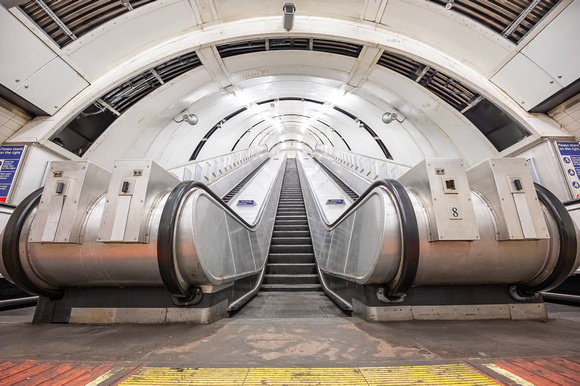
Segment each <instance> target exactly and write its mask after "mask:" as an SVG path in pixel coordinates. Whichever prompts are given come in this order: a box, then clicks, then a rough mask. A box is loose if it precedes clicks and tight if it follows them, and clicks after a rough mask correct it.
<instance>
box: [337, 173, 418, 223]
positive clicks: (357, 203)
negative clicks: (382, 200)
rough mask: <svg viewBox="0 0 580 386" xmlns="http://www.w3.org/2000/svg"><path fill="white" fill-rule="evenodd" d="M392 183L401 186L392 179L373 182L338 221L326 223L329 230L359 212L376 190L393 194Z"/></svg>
mask: <svg viewBox="0 0 580 386" xmlns="http://www.w3.org/2000/svg"><path fill="white" fill-rule="evenodd" d="M388 181H391V183H392V182H394V183H396V184H398V185H401V184H400V183H399V182H397V181H396V180H390V179H385V180H378V181H375V182H373V183H372V184H371V185H369V187H368V188H367V189H366V190H365V191H364V192H363V193H362V194H361V195H360V196H359V198H357V199H356V200H354V201H353V203H352V205H351V206H349V207H348V208H347V209H346V210H345V211H344V212H343V213H342V214H341V215H340V216H339V217H338V218H337V219H336V220H334V221H333V222H331V223H326V226H327V227H328V228H329V230H332V229H334V228H335V227H336V226H337V225H338V224H339V223H340V222H341V221H343V220H344V219H345V218H346V217H348V216H349V215H350V214H351V213H352V212H354V211H356V210H358V208H359V207H360V206H361V205H362V204H363V203H364V201H365V199H366V198H367V197H368V196H370V195H371V194H372V193H373V192H374V190H375V189H376V188H381V187H382V188H385V189H387V190H388V191H391V192H392V189H391V186H392V185H391V184H390V183H389V182H388ZM413 213H414V212H413Z"/></svg>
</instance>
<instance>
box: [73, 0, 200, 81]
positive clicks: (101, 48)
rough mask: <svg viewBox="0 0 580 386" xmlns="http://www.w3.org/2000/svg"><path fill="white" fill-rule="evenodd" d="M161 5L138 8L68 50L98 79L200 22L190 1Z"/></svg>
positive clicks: (88, 73)
mask: <svg viewBox="0 0 580 386" xmlns="http://www.w3.org/2000/svg"><path fill="white" fill-rule="evenodd" d="M159 5H161V6H156V7H149V6H148V7H143V8H137V9H136V10H134V11H133V12H130V13H128V14H127V15H126V16H123V17H121V18H117V19H114V20H111V21H109V22H108V23H106V24H104V25H103V26H102V27H99V28H98V29H97V30H95V31H93V32H91V33H89V34H86V35H84V36H82V37H81V38H80V39H79V40H77V41H75V42H73V43H71V44H69V45H68V46H66V47H65V48H64V52H65V53H66V54H68V56H69V57H70V58H71V59H72V60H73V61H74V62H75V63H76V64H78V65H79V66H80V68H82V70H83V71H84V73H85V74H86V75H87V77H88V78H89V79H90V80H94V79H96V78H98V76H99V75H102V74H104V73H105V72H107V71H108V70H111V69H112V68H114V67H115V66H117V65H119V63H120V62H121V61H122V60H126V59H127V58H130V57H132V56H134V55H136V54H137V53H139V51H140V50H143V49H146V48H149V47H150V46H151V45H152V44H156V43H158V42H159V41H160V40H163V39H166V38H169V37H171V36H175V35H176V34H179V33H180V32H182V31H184V30H187V29H189V28H191V27H194V26H195V25H196V24H197V22H196V19H195V16H194V14H193V12H192V10H191V6H190V5H189V3H188V2H187V1H175V0H174V1H169V2H159ZM118 19H124V20H118Z"/></svg>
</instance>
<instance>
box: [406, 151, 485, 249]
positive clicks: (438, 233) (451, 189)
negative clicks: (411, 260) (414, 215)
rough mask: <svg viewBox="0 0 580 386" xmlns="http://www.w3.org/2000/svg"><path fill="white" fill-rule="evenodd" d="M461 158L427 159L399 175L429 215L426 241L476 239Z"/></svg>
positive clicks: (476, 231) (467, 186)
mask: <svg viewBox="0 0 580 386" xmlns="http://www.w3.org/2000/svg"><path fill="white" fill-rule="evenodd" d="M464 164H465V163H464V161H463V160H462V159H427V160H424V161H422V162H420V163H419V164H417V165H416V166H415V167H414V168H412V169H411V170H409V171H408V172H407V173H405V174H404V175H403V176H402V177H400V178H399V182H400V183H401V184H403V185H404V186H405V187H409V188H410V189H412V190H413V191H414V192H415V193H417V195H418V196H419V197H420V199H421V203H422V205H423V206H424V207H425V209H426V211H427V214H428V217H429V229H430V230H429V234H428V239H429V241H438V240H479V230H478V229H477V222H476V220H475V213H474V211H473V203H472V202H471V192H470V190H469V184H468V182H467V175H466V173H465V166H464Z"/></svg>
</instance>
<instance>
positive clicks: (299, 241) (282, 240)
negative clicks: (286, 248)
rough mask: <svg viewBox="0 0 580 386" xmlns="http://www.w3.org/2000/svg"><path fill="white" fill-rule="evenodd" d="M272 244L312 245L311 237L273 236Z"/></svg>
mask: <svg viewBox="0 0 580 386" xmlns="http://www.w3.org/2000/svg"><path fill="white" fill-rule="evenodd" d="M270 245H312V239H311V238H310V237H272V242H271V243H270Z"/></svg>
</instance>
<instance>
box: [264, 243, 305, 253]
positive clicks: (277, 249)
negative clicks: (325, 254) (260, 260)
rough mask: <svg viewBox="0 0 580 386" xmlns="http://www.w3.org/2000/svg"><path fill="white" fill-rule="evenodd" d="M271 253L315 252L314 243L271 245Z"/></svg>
mask: <svg viewBox="0 0 580 386" xmlns="http://www.w3.org/2000/svg"><path fill="white" fill-rule="evenodd" d="M270 253H314V248H313V247H312V244H304V245H300V244H293V245H283V244H282V245H280V244H279V245H271V246H270Z"/></svg>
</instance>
